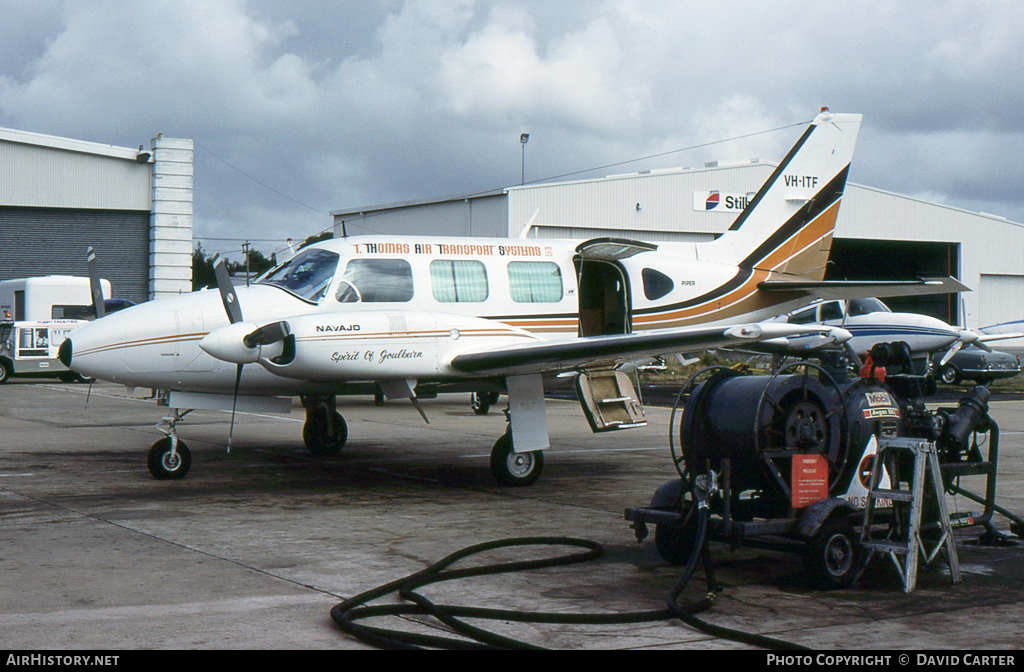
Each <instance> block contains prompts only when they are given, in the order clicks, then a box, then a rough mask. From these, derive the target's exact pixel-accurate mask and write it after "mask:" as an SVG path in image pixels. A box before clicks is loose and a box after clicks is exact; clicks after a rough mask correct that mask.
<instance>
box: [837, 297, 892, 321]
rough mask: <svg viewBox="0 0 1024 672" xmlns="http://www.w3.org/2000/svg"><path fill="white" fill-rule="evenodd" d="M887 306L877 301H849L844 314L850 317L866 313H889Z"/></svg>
mask: <svg viewBox="0 0 1024 672" xmlns="http://www.w3.org/2000/svg"><path fill="white" fill-rule="evenodd" d="M891 312H892V311H891V310H889V306H887V305H885V304H884V303H882V302H881V301H879V300H878V299H850V303H849V307H848V308H847V310H846V314H847V315H850V316H851V317H853V316H856V315H867V314H868V313H891Z"/></svg>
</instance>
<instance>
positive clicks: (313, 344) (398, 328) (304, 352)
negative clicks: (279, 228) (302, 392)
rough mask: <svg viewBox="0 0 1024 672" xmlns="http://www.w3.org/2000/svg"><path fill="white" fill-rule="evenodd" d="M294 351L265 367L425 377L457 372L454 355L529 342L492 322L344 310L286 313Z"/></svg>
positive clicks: (291, 374)
mask: <svg viewBox="0 0 1024 672" xmlns="http://www.w3.org/2000/svg"><path fill="white" fill-rule="evenodd" d="M287 322H288V326H289V328H290V331H291V334H290V338H292V339H294V342H293V343H294V353H293V354H292V353H289V355H290V356H289V357H288V358H285V359H287V361H284V362H283V363H275V362H274V361H272V360H271V359H268V358H266V357H260V358H259V360H258V361H259V363H260V364H262V365H263V366H264V367H265V368H266V369H267V370H268V371H270V372H272V373H274V374H276V375H279V376H284V377H287V378H296V379H300V380H313V381H323V382H331V381H341V380H344V381H350V380H391V379H410V378H415V379H430V378H436V377H438V376H451V375H457V374H458V373H459V372H458V371H455V370H454V369H452V367H451V366H450V362H451V361H452V359H453V358H454V357H455V356H456V355H459V354H462V353H464V352H468V351H470V350H475V349H479V348H486V347H491V346H497V345H509V344H514V343H523V342H535V341H536V340H537V338H536V337H535V336H533V335H532V334H530V333H528V332H526V331H523V330H521V329H516V328H514V327H510V326H508V325H504V324H501V323H498V322H493V321H490V320H485V319H481V318H475V317H467V316H462V315H448V314H440V313H430V312H425V311H345V312H333V313H319V314H312V315H301V316H298V317H292V318H288V320H287Z"/></svg>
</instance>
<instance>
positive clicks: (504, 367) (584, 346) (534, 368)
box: [451, 322, 850, 374]
mask: <svg viewBox="0 0 1024 672" xmlns="http://www.w3.org/2000/svg"><path fill="white" fill-rule="evenodd" d="M815 335H816V336H818V337H819V340H820V344H821V345H826V344H830V343H838V342H842V341H845V340H847V339H848V338H849V337H850V333H849V332H848V331H846V330H844V329H840V328H837V327H825V326H822V325H806V324H804V325H797V324H787V323H783V322H778V323H773V322H758V323H753V324H741V325H731V326H729V325H724V326H717V327H709V326H696V327H683V328H679V329H664V330H657V331H651V332H642V333H634V334H625V335H621V336H589V337H585V338H578V339H575V340H571V341H543V342H540V343H529V344H525V345H515V346H505V347H500V348H489V349H485V350H477V351H473V352H467V353H463V354H460V355H457V356H455V357H454V358H453V359H452V362H451V366H452V367H453V368H455V369H457V370H459V371H462V372H464V373H490V372H496V373H499V372H500V373H514V374H525V373H551V372H557V371H569V370H573V369H578V368H582V367H587V366H602V365H609V366H610V365H614V364H618V363H622V362H626V361H631V360H633V359H636V358H638V357H645V356H656V355H665V354H670V353H676V352H681V351H686V350H705V349H712V348H720V347H725V346H729V345H740V344H744V343H756V342H764V341H772V342H775V343H781V342H782V341H784V340H785V339H787V338H790V337H797V336H801V337H808V336H812V337H813V336H815Z"/></svg>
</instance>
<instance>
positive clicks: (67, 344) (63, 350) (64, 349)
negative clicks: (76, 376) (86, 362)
mask: <svg viewBox="0 0 1024 672" xmlns="http://www.w3.org/2000/svg"><path fill="white" fill-rule="evenodd" d="M73 347H74V346H72V345H71V339H70V338H65V339H64V342H63V343H61V344H60V349H59V350H57V359H59V360H60V363H61V364H63V365H64V366H66V367H68V368H69V369H70V368H71V354H72V349H73Z"/></svg>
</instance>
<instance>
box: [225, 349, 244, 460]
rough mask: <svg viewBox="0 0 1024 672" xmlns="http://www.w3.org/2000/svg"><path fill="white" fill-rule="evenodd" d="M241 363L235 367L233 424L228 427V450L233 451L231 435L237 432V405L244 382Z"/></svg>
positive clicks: (232, 401)
mask: <svg viewBox="0 0 1024 672" xmlns="http://www.w3.org/2000/svg"><path fill="white" fill-rule="evenodd" d="M243 366H245V364H239V365H238V367H237V368H236V369H235V394H234V396H233V397H232V398H231V426H230V427H229V428H228V452H229V453H230V452H231V436H232V435H233V434H234V433H235V407H236V406H237V405H238V386H239V384H240V383H241V382H242V367H243Z"/></svg>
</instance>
